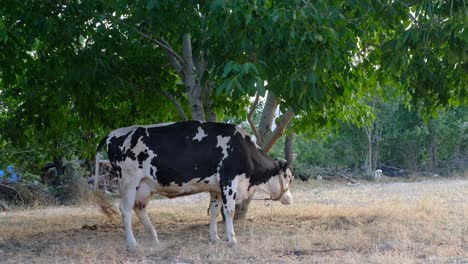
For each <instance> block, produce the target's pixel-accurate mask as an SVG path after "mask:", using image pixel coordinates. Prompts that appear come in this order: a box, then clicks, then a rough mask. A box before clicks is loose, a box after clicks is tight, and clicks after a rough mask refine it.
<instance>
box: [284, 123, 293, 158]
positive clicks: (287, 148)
mask: <svg viewBox="0 0 468 264" xmlns="http://www.w3.org/2000/svg"><path fill="white" fill-rule="evenodd" d="M293 144H294V132H292V131H291V132H289V134H288V135H287V136H286V140H285V141H284V158H285V159H286V161H287V162H288V163H289V164H291V165H292V164H293V161H294V157H293Z"/></svg>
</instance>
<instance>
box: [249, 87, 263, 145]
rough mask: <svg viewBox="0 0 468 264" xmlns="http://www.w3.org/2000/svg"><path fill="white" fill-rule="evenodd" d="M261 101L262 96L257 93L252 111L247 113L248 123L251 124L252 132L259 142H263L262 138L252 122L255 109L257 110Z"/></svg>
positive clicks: (251, 107)
mask: <svg viewBox="0 0 468 264" xmlns="http://www.w3.org/2000/svg"><path fill="white" fill-rule="evenodd" d="M259 99H260V95H259V94H258V93H257V94H256V95H255V101H253V103H252V105H251V106H250V111H249V113H247V121H248V122H249V125H250V128H252V131H253V133H254V135H255V138H256V139H257V141H259V140H261V138H260V135H259V134H258V130H257V128H256V127H255V124H254V122H253V121H252V115H253V113H255V109H257V105H258V100H259Z"/></svg>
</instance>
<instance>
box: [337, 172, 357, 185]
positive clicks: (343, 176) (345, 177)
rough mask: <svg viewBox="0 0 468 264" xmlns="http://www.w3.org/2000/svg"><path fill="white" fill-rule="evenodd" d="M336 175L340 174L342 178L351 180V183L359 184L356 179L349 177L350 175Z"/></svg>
mask: <svg viewBox="0 0 468 264" xmlns="http://www.w3.org/2000/svg"><path fill="white" fill-rule="evenodd" d="M338 176H340V177H341V178H343V179H346V180H348V181H349V182H351V183H352V184H353V185H359V184H360V183H359V182H358V181H355V180H353V179H351V178H350V177H348V176H345V175H343V174H338Z"/></svg>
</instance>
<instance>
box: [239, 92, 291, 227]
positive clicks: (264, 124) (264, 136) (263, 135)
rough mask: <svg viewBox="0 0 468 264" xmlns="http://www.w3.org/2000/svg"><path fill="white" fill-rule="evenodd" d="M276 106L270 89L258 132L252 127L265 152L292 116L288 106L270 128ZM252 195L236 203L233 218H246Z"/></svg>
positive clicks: (282, 132)
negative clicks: (276, 122)
mask: <svg viewBox="0 0 468 264" xmlns="http://www.w3.org/2000/svg"><path fill="white" fill-rule="evenodd" d="M256 103H258V100H257V99H256V100H255V102H254V104H253V106H256ZM277 106H278V101H277V100H276V97H275V95H274V94H273V93H272V92H271V91H268V95H267V99H266V102H265V106H264V108H263V112H262V117H261V120H260V124H259V130H258V133H257V132H256V129H255V127H252V129H253V130H254V132H255V136H256V137H257V143H258V144H259V145H260V147H261V148H262V150H263V151H264V152H265V153H268V152H270V150H271V148H272V147H273V145H274V143H275V142H276V141H277V140H278V139H279V138H280V137H281V136H282V135H283V134H284V130H285V129H286V126H287V125H288V124H289V122H290V121H291V119H292V117H293V116H294V111H293V110H292V109H291V108H288V110H287V111H286V112H285V113H284V114H283V115H282V116H281V118H280V120H279V122H278V124H277V126H276V128H275V130H274V131H272V130H271V129H272V124H273V121H274V118H275V111H276V107H277ZM252 110H254V109H251V111H250V113H249V114H248V117H247V118H248V120H249V123H250V124H251V126H252V122H251V114H252V113H253V111H252ZM252 197H253V194H252V195H251V196H250V197H249V198H248V199H246V200H244V201H242V203H240V204H237V205H236V214H235V216H234V220H243V219H245V218H246V216H247V211H248V209H249V205H250V201H251V200H252Z"/></svg>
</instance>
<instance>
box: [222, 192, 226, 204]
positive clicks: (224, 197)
mask: <svg viewBox="0 0 468 264" xmlns="http://www.w3.org/2000/svg"><path fill="white" fill-rule="evenodd" d="M221 198H223V204H227V199H226V195H225V194H224V192H223V193H221Z"/></svg>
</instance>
